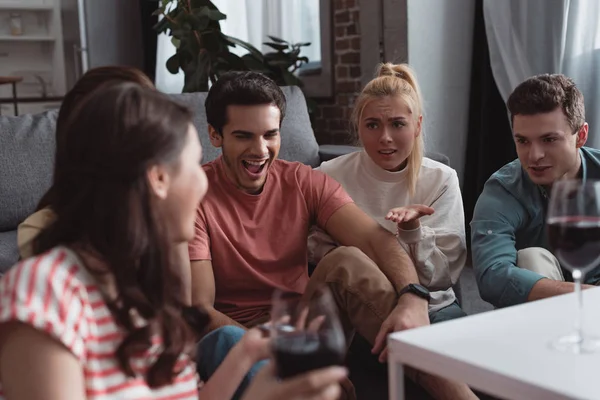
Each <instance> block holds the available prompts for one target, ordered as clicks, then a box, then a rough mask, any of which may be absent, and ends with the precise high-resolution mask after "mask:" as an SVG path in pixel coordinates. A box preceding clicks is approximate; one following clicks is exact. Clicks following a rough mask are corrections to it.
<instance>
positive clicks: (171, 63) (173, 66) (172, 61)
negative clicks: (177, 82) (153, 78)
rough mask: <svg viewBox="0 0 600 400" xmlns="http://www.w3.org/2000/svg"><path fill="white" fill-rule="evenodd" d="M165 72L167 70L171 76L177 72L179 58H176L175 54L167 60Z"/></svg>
mask: <svg viewBox="0 0 600 400" xmlns="http://www.w3.org/2000/svg"><path fill="white" fill-rule="evenodd" d="M167 70H169V72H170V73H172V74H176V73H178V72H179V57H178V56H177V54H173V55H172V56H171V57H170V58H169V59H168V60H167Z"/></svg>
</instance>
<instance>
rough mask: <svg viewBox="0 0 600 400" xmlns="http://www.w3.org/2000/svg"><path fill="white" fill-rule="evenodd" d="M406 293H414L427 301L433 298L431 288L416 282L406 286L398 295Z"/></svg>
mask: <svg viewBox="0 0 600 400" xmlns="http://www.w3.org/2000/svg"><path fill="white" fill-rule="evenodd" d="M405 293H412V294H414V295H416V296H419V297H420V298H422V299H424V300H427V301H430V300H431V294H430V293H429V289H427V288H426V287H425V286H422V285H419V284H416V283H411V284H409V285H408V286H405V287H404V288H403V289H402V290H401V291H400V293H398V297H400V296H402V295H403V294H405Z"/></svg>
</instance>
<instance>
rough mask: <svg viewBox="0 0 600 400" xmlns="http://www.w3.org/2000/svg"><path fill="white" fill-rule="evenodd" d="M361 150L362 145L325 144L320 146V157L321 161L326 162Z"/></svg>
mask: <svg viewBox="0 0 600 400" xmlns="http://www.w3.org/2000/svg"><path fill="white" fill-rule="evenodd" d="M360 150H362V147H358V146H348V145H338V144H324V145H321V146H319V158H320V159H321V162H324V161H329V160H331V159H334V158H336V157H339V156H343V155H345V154H349V153H353V152H355V151H360Z"/></svg>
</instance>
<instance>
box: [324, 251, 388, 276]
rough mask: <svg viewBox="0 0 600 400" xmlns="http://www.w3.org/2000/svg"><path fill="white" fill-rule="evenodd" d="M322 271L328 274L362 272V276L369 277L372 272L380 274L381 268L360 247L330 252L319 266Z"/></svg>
mask: <svg viewBox="0 0 600 400" xmlns="http://www.w3.org/2000/svg"><path fill="white" fill-rule="evenodd" d="M317 267H318V268H320V269H321V271H323V270H325V271H327V272H328V274H332V273H334V274H337V273H345V272H348V271H360V273H361V275H365V274H366V275H369V274H370V272H375V273H380V272H381V271H380V270H379V267H377V264H375V262H374V261H373V260H371V259H370V258H369V256H367V255H366V254H365V253H363V251H362V250H360V249H359V248H358V247H353V246H339V247H337V248H335V249H334V250H332V251H330V252H329V253H328V254H327V255H326V256H325V257H323V259H322V260H321V262H320V263H319V265H318V266H317Z"/></svg>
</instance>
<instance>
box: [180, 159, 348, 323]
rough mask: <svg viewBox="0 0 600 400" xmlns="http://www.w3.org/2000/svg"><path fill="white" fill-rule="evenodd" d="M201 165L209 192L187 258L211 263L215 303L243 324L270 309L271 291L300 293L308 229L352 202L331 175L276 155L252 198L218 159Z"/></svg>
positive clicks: (305, 277) (305, 273) (304, 281)
mask: <svg viewBox="0 0 600 400" xmlns="http://www.w3.org/2000/svg"><path fill="white" fill-rule="evenodd" d="M204 170H205V171H206V175H207V176H208V182H209V190H208V194H207V195H206V197H205V198H204V200H203V201H202V203H201V205H200V207H199V208H198V215H197V217H196V235H195V237H194V240H193V241H192V242H190V245H189V252H190V259H191V260H192V261H196V260H211V261H212V266H213V271H214V276H215V288H216V297H215V308H216V309H217V310H219V311H220V312H222V313H224V314H225V315H227V316H229V317H230V318H232V319H234V320H236V321H238V322H240V323H246V322H249V321H251V320H253V319H256V318H259V317H261V316H264V315H265V314H267V313H268V312H269V311H270V306H271V296H272V293H273V290H274V289H275V288H279V289H282V290H285V291H289V292H295V293H298V294H299V295H300V294H302V293H303V292H304V289H305V287H306V284H307V282H308V271H307V237H308V231H309V228H310V227H311V226H312V225H314V224H317V225H318V226H319V227H321V228H323V229H324V228H325V225H326V223H327V220H328V219H329V217H331V215H332V214H333V213H334V212H335V211H336V210H337V209H339V208H340V207H342V206H343V205H345V204H347V203H350V202H352V199H351V198H350V196H348V194H346V192H345V191H344V189H343V188H342V186H341V185H340V184H339V183H338V182H336V181H335V180H334V179H332V178H330V177H329V176H327V175H325V174H324V173H322V172H320V171H315V170H313V169H312V168H311V167H309V166H306V165H304V164H301V163H298V162H287V161H283V160H275V161H274V162H273V164H272V165H271V167H270V168H269V172H268V174H269V175H268V176H267V180H266V183H265V186H264V188H263V191H262V192H261V193H260V194H257V195H251V194H248V193H246V192H244V191H242V190H240V189H238V188H237V187H236V186H235V185H234V184H233V183H232V182H231V180H230V179H229V178H228V177H227V175H226V174H225V170H224V167H223V161H222V158H221V157H219V158H218V159H216V160H215V161H213V162H210V163H208V164H206V165H204Z"/></svg>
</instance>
